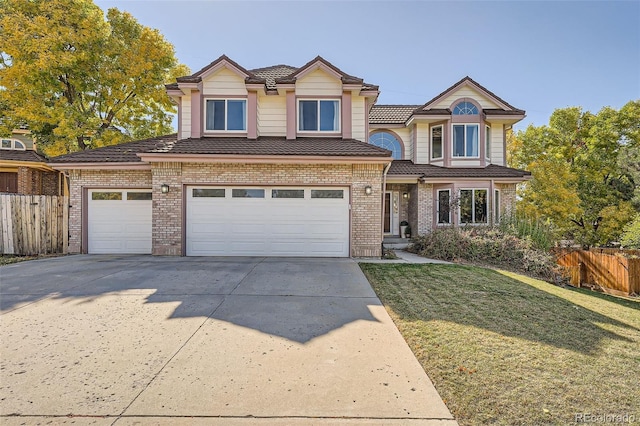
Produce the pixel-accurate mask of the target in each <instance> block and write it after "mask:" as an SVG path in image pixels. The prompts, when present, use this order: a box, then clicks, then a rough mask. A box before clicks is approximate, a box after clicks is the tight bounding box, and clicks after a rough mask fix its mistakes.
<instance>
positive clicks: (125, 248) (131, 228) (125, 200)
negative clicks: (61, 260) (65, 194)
mask: <svg viewBox="0 0 640 426" xmlns="http://www.w3.org/2000/svg"><path fill="white" fill-rule="evenodd" d="M149 192H150V190H127V189H118V188H116V189H108V190H104V189H101V190H89V192H88V211H87V225H88V229H87V237H88V242H87V249H88V252H89V253H95V254H113V253H119V254H150V253H151V234H152V226H151V216H152V201H151V200H150V199H138V197H136V196H131V197H128V196H127V195H128V194H129V193H136V194H138V193H142V194H144V195H142V196H148V194H149ZM94 193H96V194H95V195H94ZM105 193H116V194H120V199H118V200H112V199H109V200H105V199H102V198H104V194H105ZM129 198H131V199H129ZM134 198H135V199H134Z"/></svg>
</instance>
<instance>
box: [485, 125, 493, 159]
mask: <svg viewBox="0 0 640 426" xmlns="http://www.w3.org/2000/svg"><path fill="white" fill-rule="evenodd" d="M484 143H485V148H484V156H485V157H486V158H487V159H489V158H491V127H489V126H484Z"/></svg>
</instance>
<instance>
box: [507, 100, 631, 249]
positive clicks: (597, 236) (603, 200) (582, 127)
mask: <svg viewBox="0 0 640 426" xmlns="http://www.w3.org/2000/svg"><path fill="white" fill-rule="evenodd" d="M639 147H640V101H632V102H629V103H628V104H626V105H625V106H624V107H623V108H621V109H620V110H615V109H613V108H609V107H606V108H603V109H601V110H600V111H599V112H598V113H597V114H592V113H590V112H588V111H586V112H585V111H582V109H581V108H578V107H572V108H564V109H558V110H556V111H554V113H553V114H552V115H551V117H550V119H549V125H548V126H540V127H534V126H529V127H528V128H527V129H526V130H525V131H520V132H518V133H517V134H515V135H511V137H510V138H509V139H508V150H509V157H508V159H509V162H510V165H512V166H514V167H519V168H525V169H527V170H530V171H531V173H532V180H531V181H530V182H528V183H526V184H525V185H523V186H522V187H521V188H520V197H521V201H520V202H519V207H518V208H519V209H521V210H522V211H524V212H525V213H526V214H528V215H529V216H533V217H534V218H536V219H543V220H545V221H547V222H549V223H551V224H552V225H553V227H554V229H555V230H556V232H557V236H558V237H560V236H563V237H569V238H575V239H577V240H579V241H580V242H582V243H584V244H587V245H591V244H608V243H611V242H612V241H615V240H616V239H618V238H619V237H620V235H621V233H622V229H623V227H624V226H625V225H626V224H627V223H628V222H629V221H630V220H631V219H632V218H633V216H634V215H635V214H636V212H638V211H640V194H639V193H638V183H640V169H639V168H638V165H639V164H640V156H639V155H638V149H639Z"/></svg>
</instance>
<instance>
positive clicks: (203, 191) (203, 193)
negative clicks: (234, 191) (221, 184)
mask: <svg viewBox="0 0 640 426" xmlns="http://www.w3.org/2000/svg"><path fill="white" fill-rule="evenodd" d="M191 194H192V195H193V197H194V198H224V188H193V192H192V193H191Z"/></svg>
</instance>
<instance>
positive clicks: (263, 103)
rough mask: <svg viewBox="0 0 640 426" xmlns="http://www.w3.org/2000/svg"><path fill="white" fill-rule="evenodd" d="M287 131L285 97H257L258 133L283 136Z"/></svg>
mask: <svg viewBox="0 0 640 426" xmlns="http://www.w3.org/2000/svg"><path fill="white" fill-rule="evenodd" d="M286 133H287V108H286V97H285V96H284V95H283V96H260V97H258V135H260V136H285V135H286Z"/></svg>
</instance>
